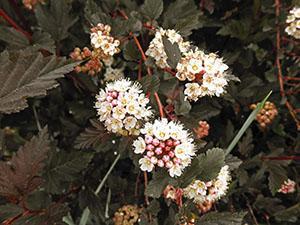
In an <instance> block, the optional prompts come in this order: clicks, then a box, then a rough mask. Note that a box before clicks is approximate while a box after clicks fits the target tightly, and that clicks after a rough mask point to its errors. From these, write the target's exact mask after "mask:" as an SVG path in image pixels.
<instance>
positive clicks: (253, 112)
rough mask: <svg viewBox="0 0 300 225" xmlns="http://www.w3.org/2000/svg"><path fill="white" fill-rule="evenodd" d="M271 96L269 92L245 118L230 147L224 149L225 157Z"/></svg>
mask: <svg viewBox="0 0 300 225" xmlns="http://www.w3.org/2000/svg"><path fill="white" fill-rule="evenodd" d="M271 94H272V91H270V92H269V94H268V95H267V96H266V97H265V98H264V99H263V100H262V101H261V102H260V103H258V104H257V106H256V109H255V110H253V111H252V113H251V114H250V115H249V117H248V118H247V120H246V122H245V123H244V124H243V126H242V128H241V129H240V130H239V132H238V133H237V135H236V136H235V137H234V138H233V140H232V141H231V143H230V145H229V146H228V148H227V149H226V153H225V154H226V155H228V154H229V153H230V152H231V151H232V150H233V149H234V147H235V146H236V144H237V143H238V142H239V140H240V139H241V137H242V136H243V134H244V133H245V131H246V130H247V129H248V127H249V126H250V125H251V123H252V122H253V120H255V118H256V115H257V113H258V112H259V111H260V110H261V109H262V108H263V107H264V105H265V103H266V101H267V100H268V98H269V97H270V95H271Z"/></svg>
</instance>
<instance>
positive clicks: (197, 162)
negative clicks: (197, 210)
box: [179, 148, 225, 187]
mask: <svg viewBox="0 0 300 225" xmlns="http://www.w3.org/2000/svg"><path fill="white" fill-rule="evenodd" d="M224 164H225V152H224V150H223V149H221V148H212V149H209V150H207V152H206V153H202V154H200V155H199V156H197V157H196V158H195V159H194V160H193V161H192V164H191V166H190V167H188V168H187V169H186V170H185V171H184V173H183V175H182V176H181V177H180V178H179V180H180V182H181V183H182V187H186V186H187V185H189V184H190V183H191V182H192V180H193V179H196V178H199V179H201V180H203V181H209V180H212V179H214V178H216V177H217V175H218V173H219V172H220V170H221V168H222V167H223V166H224Z"/></svg>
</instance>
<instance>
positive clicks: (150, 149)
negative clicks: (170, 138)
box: [146, 144, 155, 151]
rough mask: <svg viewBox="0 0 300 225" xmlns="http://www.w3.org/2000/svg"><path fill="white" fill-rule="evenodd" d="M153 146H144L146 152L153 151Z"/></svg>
mask: <svg viewBox="0 0 300 225" xmlns="http://www.w3.org/2000/svg"><path fill="white" fill-rule="evenodd" d="M154 148H155V147H154V146H153V145H151V144H148V145H147V146H146V149H147V150H148V151H153V150H154Z"/></svg>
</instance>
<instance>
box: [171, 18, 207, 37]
mask: <svg viewBox="0 0 300 225" xmlns="http://www.w3.org/2000/svg"><path fill="white" fill-rule="evenodd" d="M199 18H200V14H191V15H189V16H187V17H185V18H182V19H180V20H179V21H178V22H177V23H176V25H175V27H174V29H175V30H176V31H178V32H179V33H180V34H181V35H182V36H183V37H187V36H189V35H191V34H192V30H196V29H199V28H201V27H203V22H202V21H200V19H199Z"/></svg>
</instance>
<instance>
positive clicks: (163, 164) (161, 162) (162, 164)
mask: <svg viewBox="0 0 300 225" xmlns="http://www.w3.org/2000/svg"><path fill="white" fill-rule="evenodd" d="M157 165H158V166H159V167H164V166H165V163H164V161H162V160H161V159H159V160H158V161H157Z"/></svg>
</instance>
